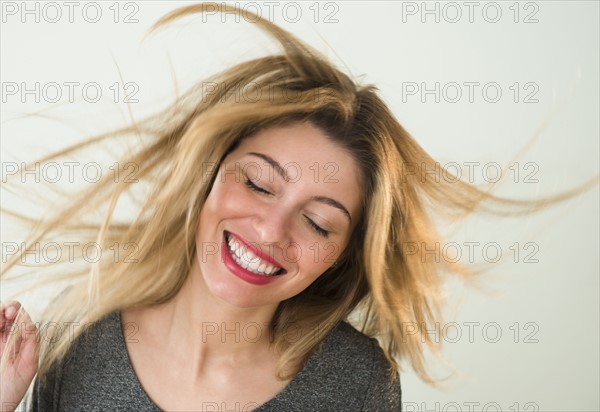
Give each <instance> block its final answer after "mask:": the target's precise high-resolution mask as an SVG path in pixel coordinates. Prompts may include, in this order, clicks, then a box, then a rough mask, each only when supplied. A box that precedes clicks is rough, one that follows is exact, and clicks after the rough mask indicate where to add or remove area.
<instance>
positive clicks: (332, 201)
mask: <svg viewBox="0 0 600 412" xmlns="http://www.w3.org/2000/svg"><path fill="white" fill-rule="evenodd" d="M248 154H249V155H252V156H256V157H260V158H261V159H263V160H264V161H265V162H267V163H268V164H269V165H271V166H272V167H273V169H275V171H276V172H277V174H278V175H280V176H281V178H282V179H283V180H285V181H286V182H289V180H290V179H289V176H288V175H287V173H286V172H285V169H284V168H283V167H281V165H280V164H279V162H278V161H277V160H275V159H273V158H272V157H271V156H267V155H266V154H264V153H257V152H250V153H248ZM310 200H313V201H315V202H319V203H323V204H326V205H328V206H331V207H335V208H336V209H338V210H340V211H342V213H344V215H345V216H346V217H347V218H348V220H349V221H352V216H351V215H350V212H348V209H346V208H345V207H344V205H343V204H341V203H340V202H338V201H337V200H335V199H332V198H330V197H327V196H313V197H311V198H310Z"/></svg>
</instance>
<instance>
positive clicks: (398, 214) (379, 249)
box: [2, 3, 589, 384]
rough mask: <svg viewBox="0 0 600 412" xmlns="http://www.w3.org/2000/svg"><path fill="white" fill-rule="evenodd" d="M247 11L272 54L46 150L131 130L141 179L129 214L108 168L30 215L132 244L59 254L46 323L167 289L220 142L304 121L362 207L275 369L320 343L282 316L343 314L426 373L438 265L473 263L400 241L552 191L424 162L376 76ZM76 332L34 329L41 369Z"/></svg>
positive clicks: (465, 273)
mask: <svg viewBox="0 0 600 412" xmlns="http://www.w3.org/2000/svg"><path fill="white" fill-rule="evenodd" d="M215 10H219V11H221V12H223V11H227V12H229V13H231V12H235V13H240V10H238V9H237V8H235V7H232V6H228V5H224V4H212V3H205V4H197V5H191V6H186V7H183V8H180V9H177V10H175V11H173V12H171V13H169V14H167V15H165V16H164V17H162V18H161V19H160V20H158V21H157V22H156V23H155V24H154V26H153V27H152V29H151V31H154V30H156V29H158V28H160V27H163V26H164V25H166V24H168V23H171V22H173V21H174V20H177V19H180V18H182V17H184V16H188V15H191V14H194V13H203V12H207V11H211V12H214V11H215ZM244 13H245V15H246V17H247V16H248V15H252V14H251V13H249V12H248V11H245V12H244ZM252 20H253V22H254V24H256V25H257V26H258V27H259V28H260V29H262V30H263V31H265V32H266V33H268V34H269V35H270V36H272V37H273V38H274V39H276V40H277V41H278V42H279V43H280V45H281V47H282V52H281V54H278V55H271V56H267V57H261V58H256V59H254V60H251V61H246V62H244V63H241V64H239V65H236V66H235V67H232V68H230V69H228V70H226V71H224V72H222V73H220V74H218V75H216V76H214V77H212V78H210V79H208V80H205V81H208V82H214V83H216V84H219V85H220V87H218V88H216V89H214V90H211V91H210V93H209V92H207V90H206V88H204V87H202V84H198V85H197V86H195V87H193V88H191V89H190V90H189V91H188V92H186V93H185V94H184V95H182V96H181V97H180V98H178V99H177V101H176V104H174V105H173V106H172V107H170V108H169V109H167V110H165V111H164V112H162V113H159V114H157V115H154V116H150V117H148V118H146V119H145V120H144V121H141V122H138V123H137V124H134V125H131V126H129V127H126V128H122V129H119V130H117V131H113V132H110V133H106V134H102V135H99V136H95V137H93V138H91V139H89V140H87V141H86V142H84V143H80V144H78V145H75V146H72V147H69V148H67V149H65V150H61V151H60V152H58V153H54V154H52V155H50V156H47V157H45V158H44V159H42V160H41V161H48V160H50V159H56V158H59V157H63V156H66V155H73V154H75V153H77V152H78V151H80V150H82V149H83V148H87V147H90V146H94V145H99V144H102V143H104V142H106V141H107V140H110V139H121V138H126V137H131V136H139V137H141V139H139V140H140V144H139V145H138V148H137V150H136V151H135V152H133V153H130V154H129V155H128V156H126V157H124V158H123V159H120V161H119V164H120V171H121V172H123V173H125V172H127V171H126V170H125V167H126V165H128V164H131V163H133V164H136V165H138V166H139V169H138V170H137V173H136V175H135V177H136V179H137V180H138V181H139V182H142V183H145V184H146V185H147V186H146V187H147V188H148V193H147V195H146V197H145V199H144V200H143V201H142V202H140V205H139V208H138V209H137V210H136V215H135V217H134V218H133V219H132V221H127V222H123V221H117V219H115V218H114V212H115V207H116V204H117V202H118V201H119V200H120V199H121V198H122V196H124V195H125V194H127V192H128V191H130V190H131V186H132V185H130V184H128V183H126V182H124V181H123V180H121V181H119V182H117V183H115V182H114V181H113V179H112V178H111V176H105V177H103V178H102V180H101V181H99V182H98V183H97V184H95V185H93V187H92V188H90V189H88V190H86V191H84V192H82V193H80V194H79V195H78V196H77V197H75V198H71V199H69V201H68V202H67V203H65V205H64V207H63V208H62V209H61V210H59V211H58V213H56V215H54V216H53V217H51V216H49V215H46V216H45V218H44V219H42V220H40V221H38V222H36V227H35V228H36V230H35V231H32V234H31V237H30V238H29V239H28V240H27V244H35V243H36V242H40V241H42V240H44V239H50V238H52V236H62V237H63V238H65V237H74V238H77V239H79V240H80V241H81V242H80V244H83V243H85V241H92V242H97V243H98V244H99V245H101V247H102V248H108V247H110V245H112V244H114V243H115V242H117V243H118V244H120V245H124V244H129V243H133V244H135V245H137V253H136V256H135V257H136V259H137V262H136V263H135V264H131V263H128V262H127V261H126V260H125V259H116V260H115V259H101V260H99V261H98V262H96V263H93V264H90V265H88V266H87V267H85V266H82V267H76V266H75V265H72V264H71V265H68V264H67V263H70V262H64V259H63V261H62V262H59V263H63V265H62V266H64V270H61V271H60V275H56V274H54V275H53V276H52V277H51V278H48V279H39V282H40V283H41V282H44V281H55V280H65V279H66V280H68V281H69V282H70V284H72V287H70V288H68V289H65V290H64V292H63V293H62V294H61V296H60V300H58V301H55V302H54V304H52V305H50V306H49V307H48V308H47V310H46V311H45V312H44V313H43V319H41V321H42V324H43V323H44V322H60V323H61V324H62V323H63V322H78V324H80V325H89V324H91V323H93V322H95V321H97V320H99V319H100V318H102V317H103V316H104V315H106V314H108V313H110V312H111V311H113V310H117V309H125V308H130V307H138V306H147V305H156V304H160V303H164V302H167V301H169V300H170V299H171V298H173V297H174V296H175V295H176V294H177V293H178V291H179V290H180V288H181V287H182V285H183V284H184V281H185V280H186V276H188V273H189V271H190V267H191V264H192V260H193V259H194V256H195V252H196V247H197V245H196V243H195V233H196V228H197V226H198V223H199V216H200V210H201V208H202V206H203V204H204V202H205V200H206V198H207V196H208V194H209V192H210V190H211V186H212V183H213V181H214V179H215V176H216V174H217V172H218V168H219V166H220V164H221V161H222V160H223V159H224V157H225V156H226V154H227V153H228V152H229V151H231V150H232V148H234V147H235V146H236V145H237V144H239V142H240V141H241V140H242V139H244V138H245V137H248V136H251V135H252V134H253V133H256V132H257V131H259V130H261V129H264V128H268V127H271V126H276V125H284V124H290V123H293V122H311V123H312V124H314V125H315V126H317V127H319V128H320V129H321V130H323V131H324V132H325V134H326V135H327V136H328V137H329V138H330V139H332V141H334V142H336V143H337V144H339V145H340V146H341V147H342V148H344V149H347V150H348V152H349V153H351V154H352V155H353V157H354V159H355V160H356V162H357V164H358V165H359V167H360V173H361V176H362V182H363V187H362V208H363V210H362V214H361V216H362V219H361V221H360V222H358V224H357V225H356V228H355V230H354V232H353V234H352V237H351V240H350V243H349V244H348V246H347V248H346V249H345V251H344V252H343V255H342V256H341V258H340V259H339V261H338V264H336V265H335V266H333V267H331V268H330V269H328V270H327V272H325V273H324V274H323V275H322V276H320V277H319V278H318V279H317V280H316V281H315V282H314V283H313V284H311V285H310V286H309V287H308V288H307V289H305V290H304V291H302V292H301V293H299V294H298V295H296V296H294V297H292V298H290V299H288V300H285V301H283V302H281V303H280V305H279V307H278V309H277V311H276V313H275V317H274V319H273V322H272V325H271V327H272V331H271V332H272V334H273V337H274V344H275V345H276V347H277V348H278V349H279V350H280V351H281V353H282V354H283V355H282V357H281V360H280V364H279V374H280V377H282V378H286V377H289V376H291V375H293V374H295V373H296V372H298V371H299V370H300V369H301V368H302V367H303V364H304V362H305V361H306V359H307V358H308V357H309V356H310V354H311V352H312V351H313V350H314V349H315V348H316V346H317V345H318V343H319V340H318V339H315V335H314V334H311V333H303V334H302V335H301V337H300V338H299V339H297V340H294V341H293V342H291V341H290V340H288V339H286V337H285V336H284V335H285V333H284V332H285V328H286V325H289V324H290V323H294V324H295V325H297V326H299V327H300V328H301V330H303V331H305V332H309V331H313V330H319V331H320V332H321V336H323V335H325V334H326V333H327V332H328V331H329V330H330V329H331V328H332V327H333V326H334V325H335V324H336V323H337V322H339V321H340V320H348V319H350V320H351V321H352V323H353V324H354V325H355V326H356V327H357V328H358V329H360V330H362V331H363V333H365V334H367V335H369V336H373V337H377V338H378V339H379V341H380V343H381V346H382V348H383V350H384V352H385V355H386V357H387V359H388V361H389V363H390V367H391V368H390V371H391V376H392V377H395V376H397V374H398V372H399V371H401V370H403V368H402V361H403V360H408V361H409V362H410V364H411V366H412V368H413V369H414V370H415V371H416V372H417V374H418V375H419V376H420V377H421V378H422V379H423V380H424V381H426V382H429V383H432V384H435V380H434V379H432V377H431V376H430V374H429V372H428V371H427V368H426V366H425V361H424V359H425V356H424V355H425V350H426V349H427V348H429V349H430V350H432V351H433V352H434V353H435V352H437V351H438V350H439V344H438V343H437V342H435V341H434V340H432V338H431V337H430V335H429V334H428V333H426V329H427V328H429V329H431V328H432V326H431V325H435V323H436V322H439V319H440V318H441V308H442V305H443V296H442V291H441V285H442V280H443V277H442V275H443V274H444V273H451V274H456V275H459V276H461V277H463V278H465V279H468V278H469V277H470V275H471V274H472V273H473V272H470V271H469V270H467V268H466V267H464V266H463V265H460V264H459V263H451V262H450V260H447V259H441V260H437V261H436V259H423V258H422V255H421V254H419V253H416V254H415V253H407V251H406V245H433V244H435V243H436V242H439V241H440V234H439V233H438V231H437V230H436V227H435V225H434V223H433V220H432V217H431V216H430V210H431V209H435V210H436V211H439V212H442V211H448V212H450V213H454V212H458V215H466V214H468V213H470V212H472V211H474V210H475V209H476V208H477V209H478V210H482V211H488V212H493V213H497V214H501V215H508V214H515V213H525V212H529V211H531V210H533V209H536V208H539V207H540V206H542V205H543V204H546V203H548V201H546V203H543V202H541V201H540V202H538V203H536V202H535V201H533V202H532V201H520V200H510V199H505V198H500V197H497V196H495V195H492V194H491V193H490V191H489V190H488V189H482V188H478V187H476V186H474V185H471V184H469V183H466V182H463V181H462V180H460V178H459V177H457V176H455V175H453V174H452V173H451V171H449V170H442V171H443V173H444V174H445V176H447V177H449V178H447V179H436V178H435V177H434V176H431V175H430V174H427V173H420V172H419V171H421V170H440V169H439V168H440V166H439V163H437V162H436V161H435V160H434V159H432V158H431V157H430V156H429V155H428V154H427V153H426V152H425V151H424V150H423V149H422V148H421V147H420V146H419V144H417V142H416V141H415V140H414V139H413V138H412V137H411V135H410V134H409V133H408V132H407V131H406V130H405V129H404V128H403V127H402V126H401V125H400V124H399V122H398V121H397V120H396V118H395V117H394V115H393V114H392V113H391V111H390V110H389V108H388V107H387V106H386V105H385V103H384V102H383V101H382V99H381V97H379V95H378V90H377V88H376V87H374V86H373V85H361V84H358V83H357V82H355V81H353V80H352V79H351V78H350V77H349V76H348V75H346V74H344V73H343V72H342V71H340V70H338V69H337V68H336V67H334V65H333V64H332V63H330V62H329V61H328V60H327V59H326V58H324V57H323V56H322V55H320V54H319V53H318V52H316V51H315V50H313V49H312V48H310V47H309V46H307V45H305V44H304V43H303V42H301V41H300V40H298V39H296V38H295V37H294V36H292V35H291V34H290V33H288V32H286V31H284V30H283V29H281V28H279V27H278V26H276V25H274V24H273V23H271V22H269V21H267V20H264V19H262V18H260V17H258V16H254V15H252ZM250 89H252V90H254V92H253V93H252V96H257V97H256V98H253V99H244V98H240V93H241V92H242V91H244V90H246V91H247V90H250ZM206 165H209V166H210V167H204V166H206ZM213 166H214V167H213ZM415 166H416V167H417V172H416V173H414V171H415V169H414V167H415ZM588 186H589V185H588ZM578 190H579V191H581V189H578ZM573 193H574V192H573ZM573 193H566V194H564V195H561V196H558V197H556V198H553V200H552V201H556V200H560V199H563V198H567V197H569V196H571V195H572V194H573ZM98 210H103V211H104V210H106V212H105V214H104V216H103V219H102V221H100V222H95V223H94V222H93V221H92V219H91V217H92V215H93V214H94V213H95V212H97V211H98ZM14 216H17V214H14ZM424 247H427V246H424ZM183 251H184V252H183ZM26 252H27V250H21V251H20V253H19V254H17V255H15V256H13V258H12V259H11V260H10V261H9V262H8V263H7V264H6V265H5V267H4V268H3V272H2V276H3V277H6V276H5V275H6V273H7V271H9V270H10V269H11V268H12V267H14V266H16V265H18V263H19V261H20V260H21V259H22V256H23V255H24V254H26ZM55 272H58V271H55ZM407 325H410V328H408V327H407ZM83 330H84V328H78V329H76V335H75V336H70V335H69V334H67V333H62V334H57V335H56V336H55V337H54V338H53V339H44V340H42V341H41V342H40V344H41V347H40V360H39V362H40V363H39V371H38V373H39V374H40V375H43V374H44V373H46V372H47V371H48V369H49V368H50V366H51V365H52V364H53V362H54V361H56V360H57V359H60V358H61V357H62V356H63V355H64V354H65V353H66V351H67V350H68V348H69V345H70V344H71V343H72V342H73V339H72V338H74V337H76V336H77V334H79V333H81V332H82V331H83ZM423 342H425V343H426V344H425V345H424V344H423ZM283 371H286V373H283Z"/></svg>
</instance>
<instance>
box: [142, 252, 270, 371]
mask: <svg viewBox="0 0 600 412" xmlns="http://www.w3.org/2000/svg"><path fill="white" fill-rule="evenodd" d="M276 309H277V304H273V305H268V306H259V307H250V308H242V307H237V306H234V305H232V304H231V303H229V302H226V301H224V300H222V299H220V298H218V297H216V296H214V295H213V294H212V293H210V291H209V290H208V289H207V286H206V284H205V282H204V280H203V277H202V273H200V270H199V267H198V265H197V263H195V264H194V266H193V267H192V269H191V270H190V273H189V275H188V277H187V280H186V281H185V283H184V285H183V286H182V288H181V289H180V291H179V292H178V294H177V295H176V296H175V297H174V298H173V299H171V300H170V301H169V302H167V303H165V304H163V305H159V306H156V307H153V308H152V309H150V312H152V316H151V319H152V321H153V322H157V323H158V325H156V324H155V325H154V326H158V327H157V328H156V330H160V335H161V337H162V339H163V342H164V343H165V344H166V345H168V348H171V349H172V350H175V351H178V352H179V353H181V355H182V356H184V357H185V358H186V359H188V362H189V363H190V365H194V368H195V370H196V373H200V372H201V371H202V370H203V369H204V368H205V367H206V366H207V364H208V363H210V364H215V363H217V362H219V363H224V364H230V365H235V364H239V363H240V362H242V363H246V362H248V363H250V362H256V361H257V359H261V358H262V357H263V356H266V357H268V356H271V357H272V354H273V352H272V348H271V346H270V341H271V335H270V329H269V324H270V323H271V322H272V319H273V315H274V314H275V310H276Z"/></svg>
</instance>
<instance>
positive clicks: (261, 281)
mask: <svg viewBox="0 0 600 412" xmlns="http://www.w3.org/2000/svg"><path fill="white" fill-rule="evenodd" d="M221 246H222V247H221V257H222V258H223V263H225V266H226V267H227V269H229V271H230V272H231V273H233V274H234V275H236V276H237V277H238V278H240V279H242V280H245V281H246V282H248V283H252V284H253V285H265V284H267V283H271V282H273V281H274V280H276V278H278V277H280V276H284V275H276V276H262V275H257V274H256V273H252V272H249V271H247V270H246V269H244V268H243V267H241V266H240V265H238V264H237V263H235V260H233V258H232V257H231V255H230V254H229V248H228V247H227V243H225V238H223V244H222V245H221Z"/></svg>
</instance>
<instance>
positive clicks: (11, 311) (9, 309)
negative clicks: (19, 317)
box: [5, 306, 17, 318]
mask: <svg viewBox="0 0 600 412" xmlns="http://www.w3.org/2000/svg"><path fill="white" fill-rule="evenodd" d="M5 313H6V317H7V318H12V317H13V316H14V315H15V313H17V308H15V307H14V306H9V307H7V308H6V312H5Z"/></svg>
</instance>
